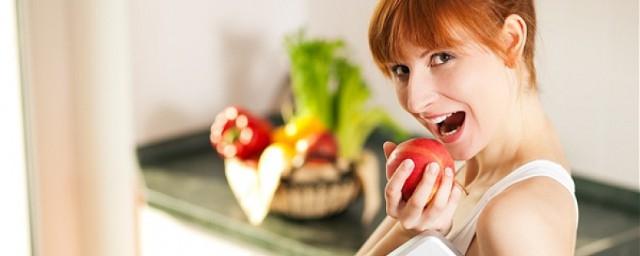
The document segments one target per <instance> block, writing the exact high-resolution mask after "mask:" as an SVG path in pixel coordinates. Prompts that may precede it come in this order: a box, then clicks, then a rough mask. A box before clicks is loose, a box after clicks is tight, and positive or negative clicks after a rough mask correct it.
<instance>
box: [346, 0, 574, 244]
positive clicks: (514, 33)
mask: <svg viewBox="0 0 640 256" xmlns="http://www.w3.org/2000/svg"><path fill="white" fill-rule="evenodd" d="M535 22H536V21H535V11H534V6H533V2H532V0H447V1H444V0H382V1H380V2H379V4H378V6H377V8H376V10H375V12H374V15H373V17H372V20H371V24H370V28H369V43H370V47H371V51H372V53H373V57H374V60H375V61H376V63H377V65H378V67H379V68H380V69H381V70H382V72H383V73H384V74H385V75H386V76H387V77H389V78H390V79H391V80H392V81H393V83H394V85H395V89H396V93H397V97H398V100H399V103H400V104H401V105H402V107H403V108H404V110H405V111H407V112H408V113H409V114H411V115H412V116H413V117H414V118H415V119H416V120H418V122H420V123H421V124H422V125H423V126H424V127H425V128H427V129H428V130H429V131H430V132H431V133H432V134H433V135H434V137H435V138H437V139H438V140H440V141H441V142H443V143H444V144H445V146H446V147H447V149H448V150H449V152H450V153H451V155H452V156H453V158H454V160H459V161H464V164H463V165H462V167H461V168H460V169H459V170H458V171H457V173H456V174H454V172H453V170H450V169H448V168H447V169H446V170H444V173H445V175H444V177H443V179H442V182H441V184H440V187H439V188H438V190H437V193H436V195H435V196H434V198H433V199H431V200H430V201H429V192H430V191H431V190H432V187H433V185H434V181H435V176H436V174H437V173H438V171H441V170H440V167H439V166H437V165H435V164H432V165H429V166H428V167H427V170H425V173H427V175H424V176H423V179H422V180H421V183H420V185H419V186H418V188H417V190H416V193H414V195H413V196H412V197H411V198H409V199H408V201H403V200H402V199H401V192H400V188H401V187H402V185H403V184H404V181H405V179H406V178H407V176H408V174H409V173H410V172H411V171H410V170H411V169H412V167H413V163H412V162H411V161H405V162H404V163H403V164H401V166H400V167H398V169H397V170H390V171H391V173H393V174H392V175H391V177H387V178H388V183H387V186H386V188H385V199H386V210H387V215H388V216H387V217H386V218H385V220H384V221H383V222H382V223H381V224H380V226H379V227H378V228H377V229H376V231H375V232H374V233H373V234H372V235H371V237H370V238H369V239H368V240H367V242H366V243H365V244H364V245H363V246H362V248H361V249H360V251H359V252H358V254H360V255H386V254H388V253H389V252H391V251H393V250H394V249H396V248H397V247H398V246H400V245H401V244H403V243H404V242H406V241H408V240H409V239H410V238H412V237H414V236H415V235H417V234H420V233H421V232H424V231H427V230H430V231H437V232H439V233H441V234H442V235H443V236H445V237H446V238H447V239H449V240H450V241H451V242H452V243H453V245H455V247H456V249H457V250H459V251H460V252H462V253H463V254H465V255H572V254H573V251H574V248H575V242H576V241H575V240H576V230H577V219H578V211H577V204H576V200H575V196H574V194H573V189H574V184H573V181H572V179H571V176H570V172H569V170H570V167H569V164H568V163H567V160H566V158H565V155H564V153H563V149H562V146H561V143H560V140H559V138H558V135H557V134H556V132H555V130H554V128H553V126H552V124H551V122H550V121H549V120H548V118H547V117H546V115H545V113H544V112H543V108H542V105H541V102H540V98H539V95H538V89H537V86H536V72H535V71H536V70H535V66H534V42H535V37H534V35H535ZM394 147H395V145H394V144H393V143H390V142H387V143H385V144H384V145H383V148H384V151H385V154H386V155H387V157H388V156H389V154H390V152H391V151H392V150H393V149H394ZM429 170H431V172H429ZM454 179H457V181H454ZM456 184H461V186H463V187H464V188H466V190H467V191H468V194H466V195H465V193H463V189H462V188H461V187H460V186H458V185H456ZM421 192H422V193H421Z"/></svg>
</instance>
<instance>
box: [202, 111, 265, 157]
mask: <svg viewBox="0 0 640 256" xmlns="http://www.w3.org/2000/svg"><path fill="white" fill-rule="evenodd" d="M271 129H272V127H271V124H270V123H269V122H268V121H267V120H265V119H262V118H259V117H257V116H254V115H252V114H251V113H249V112H248V111H246V110H245V109H243V108H240V107H237V106H230V107H227V108H225V109H224V110H222V111H221V112H220V113H218V115H217V116H216V119H215V120H214V122H213V125H211V135H210V137H209V138H210V140H211V145H212V146H213V147H214V148H215V149H216V151H217V152H218V153H219V154H220V155H221V156H222V157H224V158H233V157H237V158H240V159H243V160H246V159H250V158H255V157H256V156H259V155H260V154H261V153H262V151H263V150H264V149H265V148H266V147H267V146H269V144H271V136H270V134H271Z"/></svg>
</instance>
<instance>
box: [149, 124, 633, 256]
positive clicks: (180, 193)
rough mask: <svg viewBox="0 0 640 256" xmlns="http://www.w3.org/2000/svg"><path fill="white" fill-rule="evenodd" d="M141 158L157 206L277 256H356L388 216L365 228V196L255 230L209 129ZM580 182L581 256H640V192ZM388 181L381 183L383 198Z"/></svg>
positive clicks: (373, 142) (374, 145) (271, 218)
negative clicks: (326, 212) (332, 210)
mask: <svg viewBox="0 0 640 256" xmlns="http://www.w3.org/2000/svg"><path fill="white" fill-rule="evenodd" d="M385 140H386V137H384V136H381V135H379V134H376V133H374V135H373V136H371V138H370V139H369V141H368V142H367V145H366V147H367V148H368V149H370V150H372V151H373V152H374V153H375V154H376V156H377V157H378V158H379V159H383V157H384V156H383V153H382V150H381V145H382V143H383V142H384V141H385ZM138 156H139V158H140V162H141V166H142V174H143V176H144V180H145V182H146V188H147V191H146V192H147V193H146V200H147V202H148V203H149V204H150V205H151V206H153V207H155V208H158V209H162V210H164V211H166V212H168V213H171V214H173V215H175V216H177V217H180V218H182V219H186V220H189V221H192V222H195V223H198V224H200V225H202V226H203V227H206V228H208V229H210V230H212V231H214V232H217V233H220V234H222V235H224V236H226V237H229V238H232V239H234V240H241V241H244V242H246V243H250V244H253V245H256V246H259V247H262V248H264V249H267V250H269V251H273V252H274V253H275V254H277V255H353V254H354V253H355V252H356V250H357V249H358V248H359V247H360V246H361V245H362V243H364V241H365V239H366V238H367V237H368V236H369V235H370V234H371V232H372V231H373V229H374V228H375V226H376V225H377V224H378V223H379V222H380V221H381V220H382V219H383V218H384V207H381V209H380V211H379V212H378V214H377V215H376V217H375V218H374V221H373V223H372V224H371V225H368V226H367V225H362V224H361V222H360V216H361V214H362V210H363V198H362V196H361V197H359V198H358V199H357V200H356V201H355V202H354V203H353V204H352V205H350V206H349V207H348V208H347V209H346V210H345V211H344V212H342V213H340V214H337V215H335V216H332V217H329V218H326V219H321V220H310V221H300V220H292V219H288V218H286V217H283V216H279V215H275V214H269V215H268V216H267V218H266V219H265V220H264V222H263V223H262V224H261V225H259V226H253V225H251V224H249V222H248V221H247V219H246V217H245V215H244V213H243V211H242V210H241V209H240V206H239V205H238V203H237V201H236V200H235V197H234V196H233V194H232V192H231V190H230V188H229V186H228V185H227V182H226V178H225V175H224V169H223V161H222V159H220V158H219V157H218V156H217V155H216V153H215V152H214V151H213V150H212V149H211V147H210V145H209V143H208V131H207V132H202V133H199V134H195V135H193V136H188V137H185V138H179V139H177V140H174V141H166V142H163V143H161V144H157V145H153V146H152V147H144V148H142V149H140V150H139V151H138ZM383 163H384V162H383V161H380V163H379V165H380V168H379V171H380V172H381V173H380V175H381V176H380V177H384V175H383V173H382V172H384V167H383V166H382V165H383ZM574 180H575V181H576V195H577V197H578V204H579V208H580V223H579V226H578V239H577V244H576V255H578V256H579V255H638V254H637V253H638V251H639V245H640V220H639V219H640V218H639V215H638V212H639V210H638V208H639V207H640V205H639V204H638V202H639V198H640V197H639V194H638V192H637V191H628V190H624V189H619V188H615V187H611V186H607V185H605V184H601V183H598V182H595V181H591V180H588V179H584V178H581V177H574ZM384 183H385V180H384V179H383V178H381V179H380V184H379V185H380V188H381V191H380V192H381V193H382V191H383V190H382V188H383V187H384Z"/></svg>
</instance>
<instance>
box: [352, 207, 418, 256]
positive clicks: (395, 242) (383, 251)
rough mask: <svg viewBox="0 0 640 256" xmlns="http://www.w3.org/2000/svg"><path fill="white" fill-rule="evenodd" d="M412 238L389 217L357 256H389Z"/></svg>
mask: <svg viewBox="0 0 640 256" xmlns="http://www.w3.org/2000/svg"><path fill="white" fill-rule="evenodd" d="M411 237H412V235H411V234H409V233H408V232H406V230H404V229H402V227H401V226H400V224H399V223H398V221H396V220H394V219H393V218H391V217H389V216H387V217H386V218H385V219H384V220H382V222H381V223H380V225H379V226H378V228H376V230H375V231H374V232H373V234H371V236H370V237H369V239H367V241H366V242H365V243H364V245H362V247H361V248H360V250H358V252H357V253H356V256H361V255H387V254H389V253H390V252H392V251H393V250H395V249H396V248H398V247H400V245H402V244H403V243H405V242H407V241H409V239H411Z"/></svg>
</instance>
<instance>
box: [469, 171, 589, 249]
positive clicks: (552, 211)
mask: <svg viewBox="0 0 640 256" xmlns="http://www.w3.org/2000/svg"><path fill="white" fill-rule="evenodd" d="M576 220H577V216H576V209H575V205H574V202H573V198H572V196H571V194H570V193H569V192H568V191H567V189H566V188H564V187H563V186H562V185H560V184H559V183H558V182H556V181H554V180H551V179H550V178H546V177H536V178H531V179H528V180H525V181H522V182H520V183H518V184H516V185H514V186H512V187H511V188H509V189H508V190H505V191H504V192H503V193H501V194H500V195H498V196H496V197H495V198H494V199H492V200H491V202H490V203H489V204H487V206H486V207H485V208H484V210H483V211H482V214H481V215H480V217H479V219H478V224H477V227H476V242H477V253H476V254H474V255H496V256H500V255H573V252H574V249H575V242H576V240H575V239H576V231H577V226H576V223H577V221H576ZM470 250H471V248H470Z"/></svg>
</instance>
